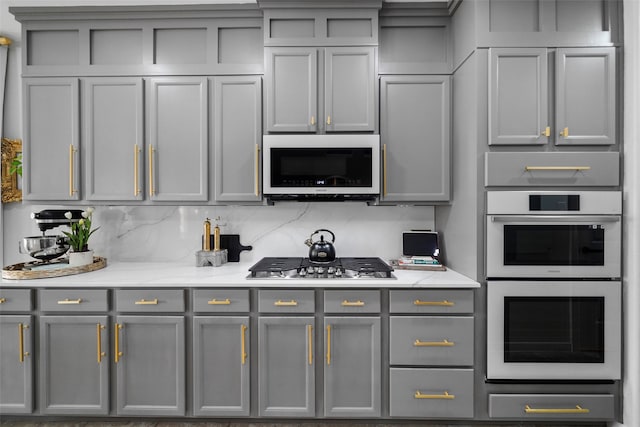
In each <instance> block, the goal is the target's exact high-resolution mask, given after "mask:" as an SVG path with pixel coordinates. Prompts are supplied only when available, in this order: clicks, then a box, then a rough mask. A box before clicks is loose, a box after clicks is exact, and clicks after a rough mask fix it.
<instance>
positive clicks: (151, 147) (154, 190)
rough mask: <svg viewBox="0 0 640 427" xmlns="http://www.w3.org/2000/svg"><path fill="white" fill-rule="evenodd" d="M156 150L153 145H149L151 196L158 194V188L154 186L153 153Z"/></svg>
mask: <svg viewBox="0 0 640 427" xmlns="http://www.w3.org/2000/svg"><path fill="white" fill-rule="evenodd" d="M155 152H156V150H155V149H154V148H153V145H149V196H151V197H153V196H154V195H155V194H156V189H155V188H153V153H155Z"/></svg>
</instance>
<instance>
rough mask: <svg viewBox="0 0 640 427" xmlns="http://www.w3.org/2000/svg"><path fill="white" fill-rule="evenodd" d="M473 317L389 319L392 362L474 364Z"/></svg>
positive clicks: (399, 363)
mask: <svg viewBox="0 0 640 427" xmlns="http://www.w3.org/2000/svg"><path fill="white" fill-rule="evenodd" d="M473 343H474V330H473V317H454V316H447V317H442V316H433V317H413V316H412V317H394V316H392V317H391V319H390V327H389V347H390V363H391V365H441V366H451V365H473Z"/></svg>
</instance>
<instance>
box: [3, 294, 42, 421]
mask: <svg viewBox="0 0 640 427" xmlns="http://www.w3.org/2000/svg"><path fill="white" fill-rule="evenodd" d="M3 297H4V295H3ZM7 300H8V298H7ZM26 310H28V309H26ZM26 310H25V311H26ZM32 337H33V327H32V317H31V316H27V315H2V316H0V378H1V379H2V380H1V381H0V415H2V414H30V413H31V412H32V411H33V357H34V354H33V344H32V343H33V338H32Z"/></svg>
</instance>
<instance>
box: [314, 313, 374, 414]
mask: <svg viewBox="0 0 640 427" xmlns="http://www.w3.org/2000/svg"><path fill="white" fill-rule="evenodd" d="M324 329H325V332H324V334H325V336H324V345H325V347H324V350H325V351H324V355H325V365H324V413H325V416H327V417H347V418H348V417H379V416H380V414H381V397H380V396H381V389H382V386H381V374H382V371H381V344H380V340H381V338H380V318H379V317H337V316H328V317H326V318H325V319H324Z"/></svg>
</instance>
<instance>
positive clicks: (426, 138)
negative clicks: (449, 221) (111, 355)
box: [380, 75, 451, 202]
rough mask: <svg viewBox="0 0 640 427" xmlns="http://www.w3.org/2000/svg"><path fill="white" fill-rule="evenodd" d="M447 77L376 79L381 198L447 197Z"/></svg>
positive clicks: (448, 118)
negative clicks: (377, 89)
mask: <svg viewBox="0 0 640 427" xmlns="http://www.w3.org/2000/svg"><path fill="white" fill-rule="evenodd" d="M450 109H451V84H450V77H449V76H421V75H417V76H383V77H381V78H380V140H381V143H382V150H383V152H382V154H383V155H382V159H383V160H382V163H383V164H382V168H383V182H382V196H381V198H380V200H381V201H383V202H425V201H429V202H436V201H448V200H449V199H450V197H451V111H450Z"/></svg>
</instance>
